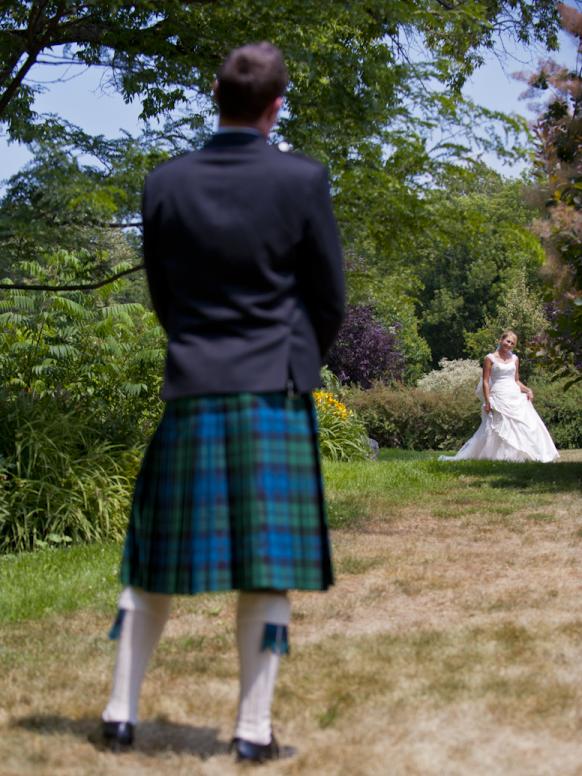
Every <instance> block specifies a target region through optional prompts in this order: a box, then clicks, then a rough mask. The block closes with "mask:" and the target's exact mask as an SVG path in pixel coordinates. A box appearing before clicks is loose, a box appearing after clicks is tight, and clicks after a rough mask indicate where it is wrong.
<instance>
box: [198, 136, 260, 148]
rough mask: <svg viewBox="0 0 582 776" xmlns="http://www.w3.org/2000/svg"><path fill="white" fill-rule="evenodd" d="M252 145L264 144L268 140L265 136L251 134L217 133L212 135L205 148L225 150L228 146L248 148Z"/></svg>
mask: <svg viewBox="0 0 582 776" xmlns="http://www.w3.org/2000/svg"><path fill="white" fill-rule="evenodd" d="M252 143H257V144H263V143H266V139H265V138H264V137H263V135H256V134H254V133H251V132H217V133H216V134H214V135H212V137H211V138H210V140H209V141H208V143H206V145H205V146H204V147H205V148H225V147H226V146H246V145H251V144H252Z"/></svg>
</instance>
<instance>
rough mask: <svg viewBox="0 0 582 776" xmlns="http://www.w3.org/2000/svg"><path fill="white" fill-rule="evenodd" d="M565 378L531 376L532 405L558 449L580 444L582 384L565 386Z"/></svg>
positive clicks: (574, 447)
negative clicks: (552, 379) (549, 378)
mask: <svg viewBox="0 0 582 776" xmlns="http://www.w3.org/2000/svg"><path fill="white" fill-rule="evenodd" d="M566 383H567V378H566V379H561V380H557V381H549V380H541V379H532V380H531V382H530V383H529V385H530V387H531V388H532V389H533V391H534V406H535V408H536V410H537V412H538V413H539V415H540V417H541V418H542V419H543V421H544V423H545V424H546V426H547V427H548V430H549V431H550V433H551V435H552V437H553V439H554V443H555V445H556V447H557V448H558V449H563V450H567V449H578V448H582V384H580V383H577V384H576V385H573V386H571V387H570V388H569V389H568V390H565V384H566Z"/></svg>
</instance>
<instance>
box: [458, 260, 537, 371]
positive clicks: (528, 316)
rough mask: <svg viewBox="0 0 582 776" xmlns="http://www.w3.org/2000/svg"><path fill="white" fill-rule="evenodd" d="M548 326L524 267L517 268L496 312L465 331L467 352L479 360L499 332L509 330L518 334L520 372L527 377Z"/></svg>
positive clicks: (533, 365) (490, 347) (491, 346)
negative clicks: (470, 329) (478, 325)
mask: <svg viewBox="0 0 582 776" xmlns="http://www.w3.org/2000/svg"><path fill="white" fill-rule="evenodd" d="M548 325H549V323H548V318H547V316H546V313H545V310H544V304H543V301H542V298H541V295H540V294H539V293H536V292H535V291H533V290H532V288H531V286H530V284H529V283H528V278H527V273H526V271H525V269H524V268H519V269H517V270H516V271H514V272H512V273H511V275H510V282H509V283H508V284H507V285H506V287H505V289H504V292H503V294H502V297H501V299H500V301H499V304H498V306H497V309H496V310H495V313H494V314H493V315H487V316H485V321H484V324H483V326H482V327H481V328H480V329H478V330H477V331H473V332H468V333H467V335H466V341H467V351H468V353H469V355H470V356H472V357H473V358H477V359H479V360H482V359H483V357H484V356H485V355H486V354H487V353H490V352H491V351H492V350H494V349H495V347H496V345H497V343H498V342H499V338H500V336H501V334H502V332H504V331H506V330H507V329H511V330H512V331H515V332H516V334H517V335H518V343H517V348H516V350H517V351H518V353H519V355H520V356H521V366H520V372H521V374H522V376H523V378H524V379H527V378H528V377H529V376H530V374H531V373H532V371H533V370H534V367H535V364H536V358H535V354H536V351H537V350H538V349H539V346H540V343H541V342H542V341H543V340H544V338H545V335H546V332H547V329H548Z"/></svg>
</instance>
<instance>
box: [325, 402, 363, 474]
mask: <svg viewBox="0 0 582 776" xmlns="http://www.w3.org/2000/svg"><path fill="white" fill-rule="evenodd" d="M313 397H314V399H315V406H316V409H317V420H318V425H319V448H320V450H321V454H322V456H323V457H324V458H328V459H329V460H331V461H361V460H366V459H368V458H370V447H369V444H368V436H367V434H366V429H365V427H364V425H363V424H362V422H361V421H360V419H359V418H358V416H357V415H356V413H355V412H352V411H350V410H348V408H347V407H346V406H345V404H343V403H342V402H340V401H339V400H338V399H336V398H335V397H334V396H333V395H332V394H331V393H330V392H329V391H315V392H314V394H313Z"/></svg>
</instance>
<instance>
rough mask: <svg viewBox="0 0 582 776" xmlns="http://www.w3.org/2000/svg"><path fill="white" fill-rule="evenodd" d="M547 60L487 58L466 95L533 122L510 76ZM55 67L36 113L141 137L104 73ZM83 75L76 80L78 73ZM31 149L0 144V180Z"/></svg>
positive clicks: (564, 42) (522, 55)
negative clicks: (104, 82) (59, 77)
mask: <svg viewBox="0 0 582 776" xmlns="http://www.w3.org/2000/svg"><path fill="white" fill-rule="evenodd" d="M545 56H548V54H547V52H545V51H544V50H543V49H542V48H541V47H538V48H536V49H524V48H520V47H517V46H514V47H512V48H511V49H510V51H509V52H508V53H507V54H506V55H504V56H503V57H502V58H500V57H497V56H494V55H492V54H489V55H488V57H487V60H486V62H485V64H484V65H483V67H481V68H480V69H479V70H478V71H477V73H476V74H475V75H474V76H473V78H472V79H471V81H470V82H469V84H467V87H466V89H465V91H466V93H467V94H468V95H469V96H471V97H472V98H473V99H474V100H475V101H476V102H478V103H479V104H481V105H484V106H485V107H487V108H491V109H494V110H500V111H504V112H506V113H519V114H521V115H523V116H526V118H530V119H531V118H532V116H533V114H531V113H530V112H529V111H528V109H527V104H526V103H525V102H523V101H520V100H519V96H520V94H521V93H522V92H523V91H524V88H525V85H524V84H523V83H520V82H518V81H516V80H515V79H513V78H512V77H511V74H512V73H513V72H515V71H519V70H532V69H534V67H535V65H536V63H537V61H538V59H539V58H542V57H545ZM551 56H553V57H554V58H556V59H558V60H559V61H563V62H564V63H569V62H573V61H574V56H575V47H574V44H573V42H572V40H571V39H570V38H569V37H568V36H566V35H562V37H561V45H560V51H559V52H556V53H554V54H552V55H551ZM55 71H57V68H56V67H54V66H48V65H47V66H38V67H37V68H36V69H35V70H33V71H32V73H31V76H32V78H34V79H36V80H38V81H42V82H44V83H45V86H46V89H47V91H46V92H45V93H44V94H42V95H41V96H40V97H39V98H38V99H37V102H36V105H35V108H36V110H38V112H43V113H44V112H53V113H57V114H59V115H60V116H63V117H64V118H66V119H68V120H69V121H71V122H72V123H73V124H76V125H78V126H80V127H82V128H83V129H84V130H86V131H87V132H91V133H93V134H103V135H105V136H107V137H116V136H118V135H119V134H120V133H121V131H122V130H126V131H128V132H130V133H131V134H137V133H139V131H140V122H139V118H138V117H139V113H140V105H139V103H138V102H133V103H130V104H129V105H126V104H125V103H124V102H123V100H122V98H121V97H120V96H119V95H118V94H116V93H114V92H112V91H110V90H108V89H103V88H102V87H101V78H102V75H103V72H102V71H101V70H100V69H99V68H92V69H89V70H85V71H82V70H81V68H71V69H70V72H69V73H68V76H69V79H68V80H67V81H65V82H64V83H51V81H53V80H54V79H55V78H56V74H55ZM79 71H80V74H78V75H76V77H72V78H71V77H70V76H74V75H75V73H79ZM29 159H30V154H29V153H28V151H27V149H26V148H25V147H23V146H20V145H18V144H15V143H13V144H8V143H7V142H6V141H5V139H2V138H0V180H2V179H3V180H5V179H6V178H8V177H10V175H12V174H14V173H15V172H17V170H19V169H20V168H21V167H22V166H23V165H24V164H25V163H26V162H27V161H28V160H29ZM486 161H487V162H488V163H489V164H490V165H492V166H494V167H496V168H497V169H500V170H502V171H503V172H504V174H512V173H513V174H518V173H519V172H520V171H521V169H522V165H517V166H515V167H514V168H508V167H507V163H503V165H501V164H500V163H499V162H498V161H497V160H496V159H495V157H492V156H489V157H487V158H486Z"/></svg>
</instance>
